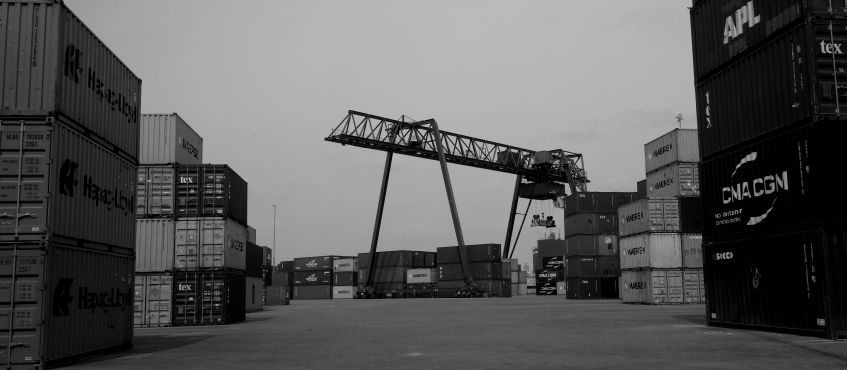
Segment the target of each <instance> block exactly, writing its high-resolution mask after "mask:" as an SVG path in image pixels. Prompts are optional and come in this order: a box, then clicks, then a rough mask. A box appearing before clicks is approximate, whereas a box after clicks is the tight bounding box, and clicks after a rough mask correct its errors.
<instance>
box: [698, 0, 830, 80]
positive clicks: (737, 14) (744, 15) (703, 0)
mask: <svg viewBox="0 0 847 370" xmlns="http://www.w3.org/2000/svg"><path fill="white" fill-rule="evenodd" d="M812 15H814V16H821V17H825V18H844V16H845V3H844V2H839V1H830V0H767V1H745V0H696V1H694V6H693V7H692V8H691V30H692V39H693V46H694V47H693V49H694V75H695V80H698V81H699V80H700V79H701V78H702V77H704V76H705V75H707V74H709V72H711V71H713V70H715V69H717V68H718V67H720V66H722V65H723V64H725V63H727V62H728V61H730V60H732V59H733V58H735V57H737V56H740V55H742V54H744V53H745V52H746V51H748V50H752V49H755V48H756V47H758V46H759V44H761V43H762V42H764V41H766V40H767V39H768V38H769V37H770V36H772V35H774V34H777V33H779V32H781V31H782V30H783V29H784V28H785V27H786V26H788V25H792V24H794V23H795V22H799V21H801V20H802V19H805V18H806V17H808V16H812Z"/></svg>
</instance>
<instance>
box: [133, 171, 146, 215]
mask: <svg viewBox="0 0 847 370" xmlns="http://www.w3.org/2000/svg"><path fill="white" fill-rule="evenodd" d="M148 172H149V169H148V168H146V167H139V168H138V179H137V181H136V183H135V193H136V197H135V214H136V215H138V216H146V215H148V214H149V213H148V212H149V211H148V209H147V198H148V196H149V195H148V189H147V187H148V180H149V176H148Z"/></svg>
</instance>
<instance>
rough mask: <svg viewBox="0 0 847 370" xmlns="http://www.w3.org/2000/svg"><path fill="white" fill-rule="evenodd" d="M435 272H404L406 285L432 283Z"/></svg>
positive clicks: (414, 270)
mask: <svg viewBox="0 0 847 370" xmlns="http://www.w3.org/2000/svg"><path fill="white" fill-rule="evenodd" d="M435 271H436V270H435V269H431V268H424V269H408V270H406V284H427V283H434V282H435V276H436V272H435Z"/></svg>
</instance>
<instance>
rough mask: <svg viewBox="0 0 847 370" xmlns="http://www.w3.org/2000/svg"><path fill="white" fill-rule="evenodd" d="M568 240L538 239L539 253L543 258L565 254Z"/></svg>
mask: <svg viewBox="0 0 847 370" xmlns="http://www.w3.org/2000/svg"><path fill="white" fill-rule="evenodd" d="M566 250H567V242H566V241H564V240H562V239H538V255H539V256H541V258H544V257H553V256H564V255H565V251H566Z"/></svg>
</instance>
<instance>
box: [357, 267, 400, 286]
mask: <svg viewBox="0 0 847 370" xmlns="http://www.w3.org/2000/svg"><path fill="white" fill-rule="evenodd" d="M368 271H369V269H359V282H360V283H362V284H364V283H366V282H367V280H368ZM405 279H406V267H403V266H392V267H377V268H376V269H375V270H374V276H373V281H372V282H373V283H403V282H404V281H405Z"/></svg>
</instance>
